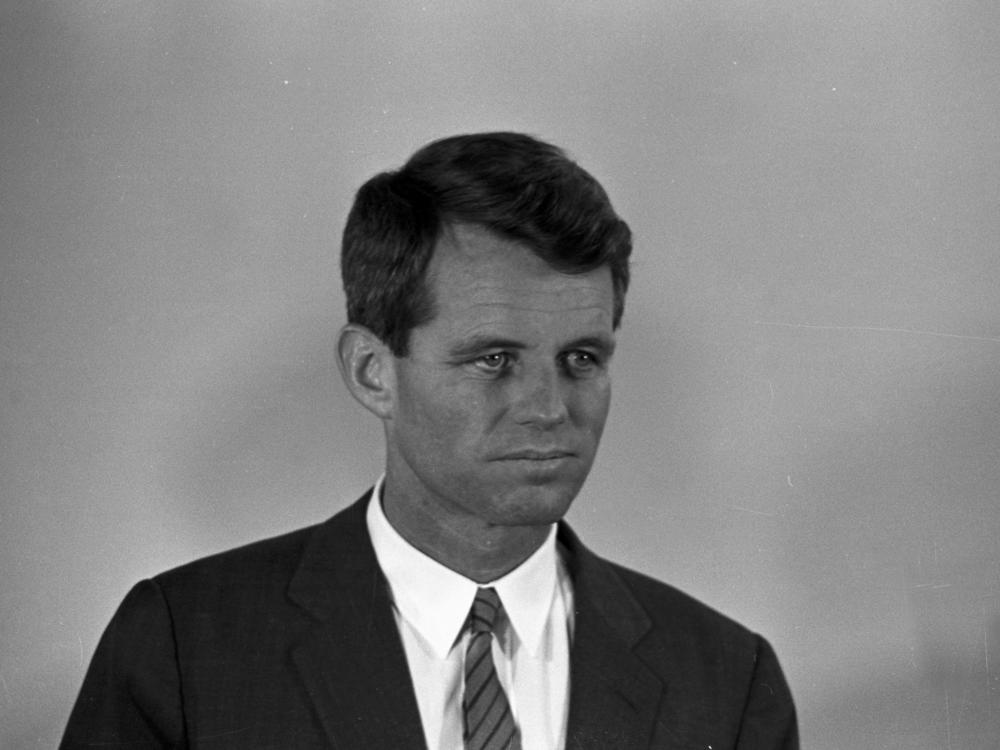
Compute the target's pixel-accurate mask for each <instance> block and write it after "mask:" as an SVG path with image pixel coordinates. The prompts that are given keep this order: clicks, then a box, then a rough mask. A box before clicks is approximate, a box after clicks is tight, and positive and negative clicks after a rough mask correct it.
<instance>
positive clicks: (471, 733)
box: [462, 588, 521, 750]
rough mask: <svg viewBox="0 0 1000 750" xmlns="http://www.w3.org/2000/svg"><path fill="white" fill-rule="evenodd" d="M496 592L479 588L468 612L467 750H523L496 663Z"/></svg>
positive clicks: (464, 703)
mask: <svg viewBox="0 0 1000 750" xmlns="http://www.w3.org/2000/svg"><path fill="white" fill-rule="evenodd" d="M500 609H501V605H500V597H499V596H497V592H496V590H494V589H491V588H490V589H483V588H481V589H479V590H478V591H477V592H476V599H475V601H474V602H473V603H472V611H471V612H470V613H469V629H470V630H471V635H470V637H469V647H468V649H467V650H466V652H465V693H464V695H463V697H462V709H463V715H464V720H465V750H520V748H521V738H520V736H519V734H518V731H517V725H516V724H515V723H514V715H513V714H512V713H511V712H510V704H509V703H508V702H507V696H506V695H505V694H504V692H503V687H502V686H501V685H500V679H499V678H498V677H497V670H496V667H495V666H494V664H493V649H492V645H493V644H492V642H493V628H494V626H495V625H496V623H497V615H499V614H500Z"/></svg>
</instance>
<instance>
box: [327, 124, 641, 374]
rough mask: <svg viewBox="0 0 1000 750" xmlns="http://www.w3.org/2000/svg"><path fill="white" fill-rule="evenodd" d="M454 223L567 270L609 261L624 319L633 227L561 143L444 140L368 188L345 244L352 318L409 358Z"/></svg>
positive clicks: (514, 137) (481, 137)
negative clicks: (436, 257)
mask: <svg viewBox="0 0 1000 750" xmlns="http://www.w3.org/2000/svg"><path fill="white" fill-rule="evenodd" d="M455 224H474V225H479V226H481V227H484V228H486V229H488V230H490V231H492V232H495V233H496V234H497V235H499V236H501V237H504V238H505V239H510V240H514V241H517V242H520V243H523V244H524V245H526V246H527V247H528V248H530V249H531V250H532V252H534V253H535V254H536V255H538V256H539V257H541V258H542V259H543V260H545V261H546V262H547V263H548V264H549V265H550V266H552V267H553V268H555V269H557V270H559V271H563V272H566V273H585V272H587V271H590V270H593V269H596V268H600V267H601V266H604V265H607V266H608V267H609V268H610V270H611V279H612V284H613V288H614V317H613V325H614V326H615V327H616V328H617V327H618V324H619V322H620V321H621V316H622V313H623V311H624V308H625V292H626V291H627V289H628V282H629V266H628V259H629V255H630V254H631V252H632V233H631V231H630V230H629V228H628V225H627V224H626V223H625V222H624V221H622V219H621V218H619V216H618V215H617V214H616V213H615V211H614V209H613V208H612V206H611V202H610V200H609V199H608V196H607V194H606V193H605V192H604V189H603V188H602V187H601V185H600V184H599V183H598V182H597V180H595V179H594V178H593V177H592V176H591V175H590V174H589V173H588V172H586V171H585V170H584V169H582V168H581V167H580V166H578V165H577V164H576V163H575V162H573V161H572V160H571V159H570V158H569V157H568V156H567V155H566V154H565V153H564V152H563V151H562V150H561V149H559V148H557V147H556V146H553V145H551V144H548V143H545V142H543V141H540V140H538V139H536V138H533V137H531V136H528V135H523V134H521V133H502V132H501V133H478V134H471V135H458V136H453V137H450V138H444V139H441V140H439V141H434V142H433V143H430V144H428V145H426V146H424V147H423V148H422V149H420V150H419V151H417V152H416V153H415V154H414V155H413V156H412V157H411V158H410V160H409V161H408V162H406V164H405V165H403V167H402V168H401V169H399V170H397V171H392V172H382V173H381V174H378V175H376V176H375V177H373V178H371V179H370V180H368V182H366V183H365V184H364V185H362V186H361V188H360V189H359V190H358V193H357V195H356V196H355V199H354V205H353V206H352V208H351V211H350V214H349V215H348V218H347V225H346V226H345V228H344V237H343V245H342V248H341V261H340V264H341V274H342V276H343V282H344V291H345V293H346V296H347V319H348V321H349V322H351V323H358V324H360V325H363V326H365V327H367V328H369V329H370V330H371V331H372V332H373V333H374V334H375V335H376V336H378V337H379V338H380V339H381V340H382V341H383V342H385V343H386V344H387V345H388V346H389V348H390V349H391V351H392V352H393V354H395V355H396V356H397V357H402V356H406V354H407V353H408V343H409V333H410V331H411V330H412V329H413V328H415V327H417V326H419V325H421V324H423V323H426V322H428V321H429V320H431V319H432V318H433V317H434V300H433V299H432V298H431V294H430V290H429V289H428V286H427V284H426V283H425V276H426V272H427V266H428V264H429V263H430V259H431V256H432V255H433V254H434V247H435V245H436V244H437V241H438V238H439V237H440V236H441V233H442V231H443V229H444V228H445V227H446V226H451V225H455Z"/></svg>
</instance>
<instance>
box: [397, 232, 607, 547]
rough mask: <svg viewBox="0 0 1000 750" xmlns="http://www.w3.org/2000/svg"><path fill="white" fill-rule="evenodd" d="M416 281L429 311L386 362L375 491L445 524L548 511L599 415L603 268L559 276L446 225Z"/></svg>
mask: <svg viewBox="0 0 1000 750" xmlns="http://www.w3.org/2000/svg"><path fill="white" fill-rule="evenodd" d="M427 283H428V284H429V287H430V290H431V293H432V298H433V300H434V302H435V313H436V314H435V317H434V318H433V319H432V320H431V321H430V322H429V323H426V324H424V325H422V326H420V327H418V328H415V329H414V330H413V331H412V332H411V335H410V340H409V354H408V355H407V356H406V357H402V358H393V359H392V360H391V362H392V369H393V377H394V382H395V401H394V404H393V409H392V414H391V416H390V417H389V418H388V419H387V420H386V422H385V426H386V439H387V477H386V487H387V490H388V491H390V492H391V493H392V495H393V496H394V497H397V498H399V499H400V501H401V502H406V503H411V502H418V503H421V504H422V505H423V507H424V509H425V510H426V511H429V512H430V513H431V514H432V515H434V516H436V517H437V518H438V520H439V521H442V522H444V523H446V524H448V525H451V526H452V527H453V528H454V527H455V524H456V523H457V524H458V525H461V524H462V523H466V522H470V523H473V524H478V523H482V522H485V523H487V524H489V525H501V526H512V525H513V526H521V525H538V524H548V523H552V522H553V521H556V520H558V519H559V518H561V517H562V516H563V515H564V514H565V513H566V511H567V510H568V509H569V506H570V503H571V502H572V501H573V498H574V497H575V496H576V494H577V492H578V491H579V489H580V487H581V485H582V484H583V481H584V479H586V477H587V474H588V472H589V471H590V467H591V465H592V463H593V461H594V456H595V454H596V452H597V445H598V443H599V442H600V438H601V432H602V430H603V429H604V422H605V419H606V418H607V414H608V407H609V403H610V397H611V383H610V379H609V373H608V366H609V364H610V359H611V354H612V352H613V349H614V332H613V327H612V315H613V291H612V282H611V273H610V270H609V269H608V268H606V267H602V268H599V269H596V270H594V271H591V272H588V273H584V274H564V273H560V272H558V271H555V270H553V269H552V268H550V267H549V266H548V265H547V264H546V263H545V262H544V261H542V260H541V259H540V258H538V257H536V256H535V255H534V254H533V253H532V252H531V251H530V250H529V249H528V248H527V247H525V246H523V245H520V244H518V243H515V242H511V241H508V240H505V239H502V238H500V237H498V236H496V235H494V234H492V233H490V232H489V231H487V230H485V229H482V228H479V227H474V226H469V225H459V226H456V227H454V228H453V229H452V230H451V231H449V232H446V233H445V234H444V236H443V237H442V239H441V241H439V243H438V246H437V247H436V248H435V253H434V256H433V259H432V260H431V264H430V267H429V269H428V276H427Z"/></svg>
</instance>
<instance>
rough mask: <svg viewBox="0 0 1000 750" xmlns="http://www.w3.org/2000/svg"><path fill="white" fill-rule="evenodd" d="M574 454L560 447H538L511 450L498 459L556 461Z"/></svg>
mask: <svg viewBox="0 0 1000 750" xmlns="http://www.w3.org/2000/svg"><path fill="white" fill-rule="evenodd" d="M575 455H576V454H575V453H573V452H572V451H567V450H563V449H560V448H551V449H538V448H525V449H523V450H517V451H511V452H510V453H505V454H503V455H502V456H500V458H499V460H500V461H538V462H545V461H558V460H560V459H564V458H571V457H572V456H575Z"/></svg>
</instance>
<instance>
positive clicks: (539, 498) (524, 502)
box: [495, 487, 579, 526]
mask: <svg viewBox="0 0 1000 750" xmlns="http://www.w3.org/2000/svg"><path fill="white" fill-rule="evenodd" d="M578 491H579V488H578V487H577V488H573V489H570V488H565V487H560V488H556V487H522V488H518V489H517V490H516V491H515V492H514V493H513V494H512V495H511V496H508V497H506V498H504V499H503V500H501V502H500V505H499V507H498V508H497V510H498V511H499V512H498V513H497V516H498V517H497V519H496V521H495V523H497V524H498V525H504V526H547V525H549V524H553V523H556V522H557V521H560V520H562V518H563V516H565V515H566V513H567V512H568V511H569V509H570V506H571V505H572V504H573V499H574V498H575V497H576V494H577V492H578Z"/></svg>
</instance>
